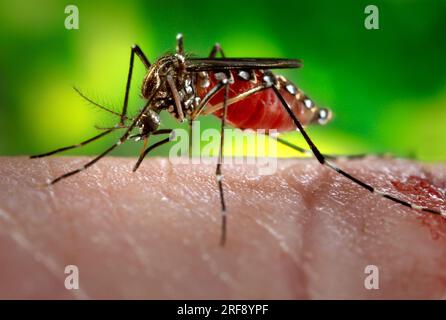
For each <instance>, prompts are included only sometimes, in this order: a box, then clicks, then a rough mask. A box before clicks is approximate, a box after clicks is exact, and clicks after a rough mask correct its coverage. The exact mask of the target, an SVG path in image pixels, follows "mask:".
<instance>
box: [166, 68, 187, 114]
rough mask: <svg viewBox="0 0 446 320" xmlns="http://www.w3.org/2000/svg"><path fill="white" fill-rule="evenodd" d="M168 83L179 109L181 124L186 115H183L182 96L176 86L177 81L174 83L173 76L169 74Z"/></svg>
mask: <svg viewBox="0 0 446 320" xmlns="http://www.w3.org/2000/svg"><path fill="white" fill-rule="evenodd" d="M166 79H167V83H168V84H169V87H170V90H171V91H172V95H173V99H174V100H175V106H176V108H177V113H178V119H179V120H180V122H183V121H184V113H183V107H182V106H181V98H180V94H179V93H178V90H177V86H176V85H175V81H173V78H172V76H171V75H170V74H169V75H167V78H166Z"/></svg>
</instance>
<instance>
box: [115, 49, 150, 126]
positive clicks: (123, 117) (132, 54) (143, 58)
mask: <svg viewBox="0 0 446 320" xmlns="http://www.w3.org/2000/svg"><path fill="white" fill-rule="evenodd" d="M135 54H136V55H137V56H138V58H139V59H140V60H141V62H142V63H143V64H144V66H145V67H146V69H149V68H150V62H149V59H147V57H146V55H145V54H144V52H142V50H141V48H140V47H139V46H138V45H137V44H134V45H133V46H132V48H131V52H130V66H129V73H128V76H127V83H126V86H125V96H124V105H123V107H122V112H121V115H120V116H121V121H120V122H119V124H120V125H124V121H125V120H126V115H127V106H128V103H129V93H130V83H131V80H132V73H133V63H134V60H135Z"/></svg>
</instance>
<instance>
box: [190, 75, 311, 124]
mask: <svg viewBox="0 0 446 320" xmlns="http://www.w3.org/2000/svg"><path fill="white" fill-rule="evenodd" d="M231 72H232V76H233V78H234V83H232V84H230V87H229V96H228V101H229V105H228V111H227V117H226V119H227V122H228V123H230V124H231V125H233V126H234V127H237V128H240V129H253V130H256V129H265V130H271V129H275V130H277V131H291V130H295V128H296V126H295V125H294V123H293V121H292V119H291V117H290V116H289V115H288V113H287V111H286V110H285V108H284V107H283V106H282V104H281V102H280V99H279V97H278V96H277V95H276V93H275V92H274V90H273V89H271V88H267V89H263V90H261V91H259V92H255V93H253V94H251V95H249V96H247V97H245V98H244V99H241V100H240V101H237V100H238V99H237V97H238V96H240V95H241V94H244V93H246V92H248V91H250V90H252V89H254V88H257V87H260V86H262V85H264V84H265V80H264V77H265V76H268V74H269V76H270V77H271V76H272V75H271V74H270V73H266V72H265V73H264V72H263V71H255V77H253V76H252V75H251V79H249V80H245V79H242V78H241V77H240V76H239V74H238V73H239V72H238V71H231ZM272 77H274V76H272ZM208 80H209V81H210V85H209V86H207V87H206V88H202V87H200V85H199V84H198V85H197V93H198V95H199V96H200V98H203V97H204V96H205V95H206V93H207V92H209V91H210V90H211V89H212V88H213V87H214V86H215V85H216V84H217V83H218V81H217V80H216V77H215V74H213V73H209V79H208ZM267 80H268V81H269V80H271V81H273V82H276V84H277V85H278V87H279V92H280V93H281V95H282V96H283V97H284V99H285V101H286V102H287V103H288V105H289V106H290V107H291V110H292V111H293V112H294V114H295V115H296V116H297V118H298V119H299V121H300V122H301V124H302V125H304V126H305V125H308V124H310V123H312V122H313V121H314V120H315V117H316V118H317V113H318V108H316V107H315V106H314V105H313V103H312V102H311V100H310V99H309V98H307V97H306V96H305V95H304V94H303V93H302V92H300V91H299V90H298V89H297V88H296V87H295V86H294V85H293V84H292V83H291V82H289V81H287V80H286V79H285V78H283V77H277V78H273V79H271V78H269V79H267ZM223 99H224V88H222V89H221V90H220V91H219V92H218V93H217V94H216V95H215V96H214V97H213V98H212V99H211V100H210V101H209V103H208V107H206V109H210V110H212V106H214V107H215V106H219V107H221V108H220V109H219V110H216V111H214V112H213V114H214V115H215V116H217V117H219V118H221V117H222V116H223V109H222V106H223ZM316 120H317V119H316Z"/></svg>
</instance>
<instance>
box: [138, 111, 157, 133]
mask: <svg viewBox="0 0 446 320" xmlns="http://www.w3.org/2000/svg"><path fill="white" fill-rule="evenodd" d="M159 125H160V116H159V114H158V113H157V112H156V111H154V110H152V109H148V110H147V112H145V113H144V114H143V115H142V116H141V119H140V120H139V121H138V126H139V130H140V133H141V136H147V135H149V134H151V133H152V132H154V131H156V130H158V127H159Z"/></svg>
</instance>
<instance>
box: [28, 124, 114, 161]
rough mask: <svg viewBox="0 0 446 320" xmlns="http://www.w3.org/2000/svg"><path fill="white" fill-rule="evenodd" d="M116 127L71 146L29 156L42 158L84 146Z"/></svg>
mask: <svg viewBox="0 0 446 320" xmlns="http://www.w3.org/2000/svg"><path fill="white" fill-rule="evenodd" d="M116 129H117V128H110V129H107V130H105V131H104V132H101V133H100V134H98V135H96V136H94V137H92V138H90V139H88V140H85V141H82V142H81V143H78V144H73V145H71V146H67V147H63V148H59V149H56V150H53V151H50V152H45V153H42V154H36V155H33V156H30V158H31V159H35V158H43V157H47V156H50V155H52V154H55V153H59V152H62V151H66V150H71V149H75V148H80V147H82V146H85V145H86V144H89V143H90V142H93V141H95V140H98V139H99V138H102V137H103V136H105V135H107V134H109V133H110V132H112V131H114V130H116Z"/></svg>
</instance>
